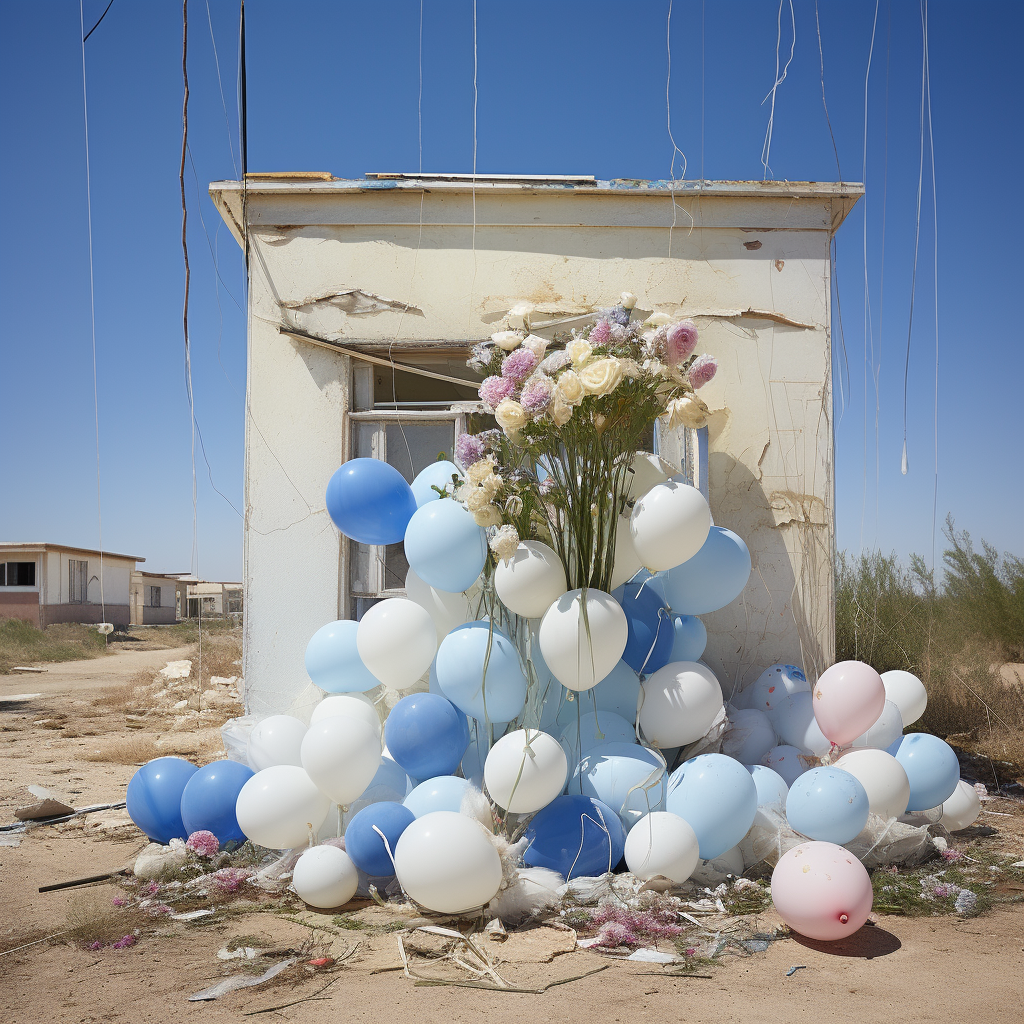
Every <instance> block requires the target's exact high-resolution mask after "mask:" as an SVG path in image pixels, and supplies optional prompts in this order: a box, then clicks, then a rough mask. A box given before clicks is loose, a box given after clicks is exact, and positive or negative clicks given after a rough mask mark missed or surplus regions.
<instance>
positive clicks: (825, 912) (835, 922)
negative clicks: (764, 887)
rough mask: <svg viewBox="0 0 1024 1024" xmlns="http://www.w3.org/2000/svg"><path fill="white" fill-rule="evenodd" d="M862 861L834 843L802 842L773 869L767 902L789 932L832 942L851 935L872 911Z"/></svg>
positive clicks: (869, 884)
mask: <svg viewBox="0 0 1024 1024" xmlns="http://www.w3.org/2000/svg"><path fill="white" fill-rule="evenodd" d="M871 899H872V892H871V879H870V878H869V877H868V873H867V871H866V870H865V869H864V865H863V864H861V862H860V861H859V860H857V858H856V857H855V856H854V855H853V854H852V853H850V852H849V851H848V850H844V849H843V848H842V847H841V846H836V844H835V843H802V844H801V845H800V846H797V847H795V848H794V849H792V850H790V851H789V853H787V854H784V855H783V856H782V857H781V858H780V859H779V862H778V864H776V865H775V870H774V871H773V872H772V902H773V903H774V904H775V909H776V910H777V911H778V912H779V916H780V917H781V918H782V920H783V921H785V922H786V924H788V925H789V927H790V928H792V929H793V930H794V931H797V932H799V933H800V934H801V935H806V936H807V938H809V939H822V940H825V941H828V942H831V941H832V940H834V939H843V938H846V936H847V935H852V934H853V933H854V932H855V931H856V930H857V929H858V928H860V927H861V925H863V924H864V922H865V921H866V920H867V919H868V914H870V913H871Z"/></svg>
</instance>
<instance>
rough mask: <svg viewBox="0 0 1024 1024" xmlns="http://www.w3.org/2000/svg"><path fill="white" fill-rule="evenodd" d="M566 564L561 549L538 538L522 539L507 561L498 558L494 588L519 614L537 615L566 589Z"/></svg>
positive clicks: (531, 617)
mask: <svg viewBox="0 0 1024 1024" xmlns="http://www.w3.org/2000/svg"><path fill="white" fill-rule="evenodd" d="M567 586H568V584H567V583H566V582H565V568H564V566H563V565H562V560H561V559H560V558H559V557H558V553H557V552H556V551H554V550H553V549H552V548H550V547H548V545H547V544H542V543H541V542H540V541H539V540H524V541H520V543H519V547H517V548H516V550H515V553H514V554H513V555H512V557H511V558H510V559H509V560H508V561H507V562H506V561H504V560H503V559H500V558H499V559H498V565H497V568H496V569H495V570H494V589H495V591H497V594H498V597H499V598H501V602H502V604H504V605H505V607H506V608H508V610H509V611H511V612H515V614H516V615H522V616H524V617H525V618H527V619H536V618H538V617H539V616H541V615H543V614H544V613H545V612H546V611H547V610H548V608H550V607H551V605H552V603H553V602H555V601H557V600H558V599H559V598H560V597H561V596H562V595H563V594H564V593H565V590H566V587H567Z"/></svg>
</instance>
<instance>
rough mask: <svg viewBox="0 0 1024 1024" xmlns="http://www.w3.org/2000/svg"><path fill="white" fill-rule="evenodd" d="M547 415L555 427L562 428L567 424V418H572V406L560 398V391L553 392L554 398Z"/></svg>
mask: <svg viewBox="0 0 1024 1024" xmlns="http://www.w3.org/2000/svg"><path fill="white" fill-rule="evenodd" d="M548 415H549V416H550V417H551V422H552V423H554V425H555V426H556V427H564V426H565V424H566V423H568V422H569V418H570V417H571V416H572V406H571V405H570V404H569V403H568V402H567V401H565V399H564V398H563V397H562V392H561V391H558V390H556V391H555V397H554V398H553V399H552V402H551V405H550V407H549V408H548Z"/></svg>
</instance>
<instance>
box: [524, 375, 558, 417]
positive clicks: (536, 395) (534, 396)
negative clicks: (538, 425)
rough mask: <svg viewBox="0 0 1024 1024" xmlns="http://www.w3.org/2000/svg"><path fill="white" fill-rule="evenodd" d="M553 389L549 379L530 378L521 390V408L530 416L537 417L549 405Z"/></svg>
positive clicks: (553, 386) (552, 383)
mask: <svg viewBox="0 0 1024 1024" xmlns="http://www.w3.org/2000/svg"><path fill="white" fill-rule="evenodd" d="M554 388H555V385H554V382H553V381H552V380H551V378H550V377H543V376H537V377H534V378H532V379H531V380H530V381H529V382H528V383H527V385H526V387H524V388H523V396H522V398H521V399H520V402H521V403H522V406H523V408H524V409H525V410H526V411H527V412H528V413H529V414H530V415H531V416H539V415H540V414H541V413H542V412H544V411H545V410H546V409H547V407H548V406H549V405H550V404H551V394H552V392H553V391H554Z"/></svg>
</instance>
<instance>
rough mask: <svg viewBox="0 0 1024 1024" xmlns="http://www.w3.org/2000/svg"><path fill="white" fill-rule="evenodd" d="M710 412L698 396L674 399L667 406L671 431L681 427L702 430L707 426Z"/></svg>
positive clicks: (666, 410)
mask: <svg viewBox="0 0 1024 1024" xmlns="http://www.w3.org/2000/svg"><path fill="white" fill-rule="evenodd" d="M708 412H709V410H708V407H707V406H706V405H705V404H704V402H703V401H702V400H701V399H699V398H698V397H697V396H696V395H682V396H681V397H680V398H673V399H672V401H671V402H669V403H668V405H667V406H665V414H666V415H667V416H668V428H669V430H676V429H677V428H679V427H689V428H690V429H691V430H700V428H701V427H704V426H707V422H708Z"/></svg>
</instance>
